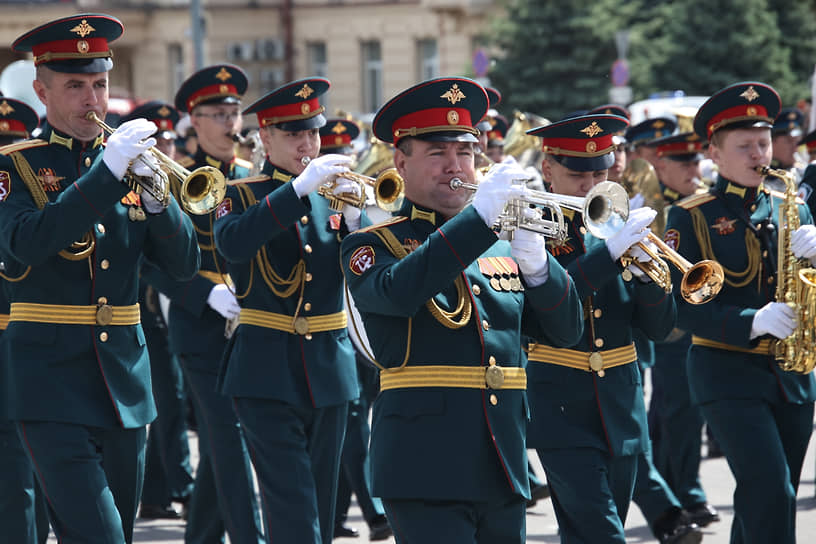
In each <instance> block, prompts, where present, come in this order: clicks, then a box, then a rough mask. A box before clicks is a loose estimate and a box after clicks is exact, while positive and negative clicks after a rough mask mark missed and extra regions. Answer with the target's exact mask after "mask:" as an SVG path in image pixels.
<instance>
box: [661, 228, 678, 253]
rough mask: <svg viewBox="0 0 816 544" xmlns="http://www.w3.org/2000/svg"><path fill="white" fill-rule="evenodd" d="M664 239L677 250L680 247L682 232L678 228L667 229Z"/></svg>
mask: <svg viewBox="0 0 816 544" xmlns="http://www.w3.org/2000/svg"><path fill="white" fill-rule="evenodd" d="M663 241H664V242H666V245H667V246H669V247H670V248H672V249H673V250H674V251H677V249H678V248H679V247H680V232H679V231H678V230H677V229H669V230H667V231H666V234H664V235H663Z"/></svg>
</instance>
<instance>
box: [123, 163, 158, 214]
mask: <svg viewBox="0 0 816 544" xmlns="http://www.w3.org/2000/svg"><path fill="white" fill-rule="evenodd" d="M131 172H132V173H133V174H134V175H136V176H139V177H142V178H148V179H152V180H153V182H152V183H153V186H154V187H158V185H157V180H158V176H157V175H156V172H161V166H160V165H159V160H158V159H157V158H156V157H155V155H153V154H152V153H142V154H141V155H139V156H138V157H136V160H134V161H133V166H131ZM139 198H140V199H141V201H142V208H144V210H145V211H146V212H147V213H149V214H152V215H156V214H158V213H161V212H163V211H164V209H165V206H164V204H162V203H161V202H159V201H158V200H157V199H156V198H154V197H153V195H151V194H150V193H149V192H148V191H146V190H144V189H143V190H142V192H141V193H139Z"/></svg>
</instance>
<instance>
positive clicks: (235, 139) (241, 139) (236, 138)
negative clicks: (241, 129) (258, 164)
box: [230, 132, 246, 144]
mask: <svg viewBox="0 0 816 544" xmlns="http://www.w3.org/2000/svg"><path fill="white" fill-rule="evenodd" d="M230 137H231V138H232V141H233V142H236V143H239V144H243V143H245V142H246V138H244V137H243V136H241V135H240V134H238V133H237V132H236V133H234V134H230Z"/></svg>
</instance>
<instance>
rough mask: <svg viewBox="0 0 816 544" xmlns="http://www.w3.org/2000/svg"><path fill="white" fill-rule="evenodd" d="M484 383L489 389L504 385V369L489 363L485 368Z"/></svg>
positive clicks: (499, 387)
mask: <svg viewBox="0 0 816 544" xmlns="http://www.w3.org/2000/svg"><path fill="white" fill-rule="evenodd" d="M485 383H486V384H487V386H488V387H489V388H490V389H501V388H502V385H504V370H502V367H500V366H499V365H490V366H489V367H487V368H486V369H485Z"/></svg>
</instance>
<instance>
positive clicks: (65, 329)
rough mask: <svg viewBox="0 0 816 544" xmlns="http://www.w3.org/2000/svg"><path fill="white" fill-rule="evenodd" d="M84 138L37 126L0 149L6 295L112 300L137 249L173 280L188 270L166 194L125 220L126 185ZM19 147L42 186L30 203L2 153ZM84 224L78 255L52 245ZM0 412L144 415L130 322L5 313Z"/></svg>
mask: <svg viewBox="0 0 816 544" xmlns="http://www.w3.org/2000/svg"><path fill="white" fill-rule="evenodd" d="M102 149H103V147H102V137H101V136H100V137H99V138H97V140H96V141H94V142H92V143H91V144H89V145H82V144H81V143H80V142H78V141H74V140H72V139H71V138H69V137H67V136H65V135H61V134H59V133H58V132H57V131H55V130H54V129H52V128H51V127H50V126H46V127H45V129H44V130H43V132H42V135H41V137H40V139H36V140H29V141H27V142H23V143H20V144H12V145H10V146H7V147H5V148H3V149H2V150H0V187H1V188H0V192H2V195H0V196H2V199H3V202H2V203H1V204H0V252H2V258H3V261H4V262H5V263H6V274H7V275H8V276H9V277H12V278H19V279H18V281H14V282H12V283H11V284H10V289H9V292H10V300H11V303H12V304H14V303H34V304H57V305H83V306H96V305H97V304H102V303H106V304H109V305H112V306H114V307H117V306H128V305H135V304H136V303H137V300H138V287H139V259H140V258H141V255H142V254H144V255H145V256H146V257H147V258H148V259H149V260H151V261H153V262H154V263H156V264H158V265H159V266H161V267H162V268H163V269H164V270H165V272H167V273H168V274H170V275H171V276H173V277H175V278H177V279H186V278H189V277H191V276H192V275H193V274H195V272H196V271H197V270H198V265H199V252H198V247H197V245H196V242H195V237H194V236H193V227H192V224H191V223H190V221H189V219H187V216H186V215H185V214H184V213H183V212H182V211H181V209H180V208H179V206H178V204H177V203H176V202H175V200H173V201H171V203H170V205H169V206H168V208H167V209H166V210H165V211H164V212H163V213H161V214H158V215H146V216H142V217H143V218H144V220H132V219H131V217H133V216H134V214H133V213H132V212H131V213H130V214H129V211H130V210H132V209H134V206H133V205H132V204H131V202H132V200H129V197H131V196H132V195H128V193H129V190H128V188H127V187H126V186H125V185H124V184H123V183H121V182H120V181H119V180H117V179H116V178H114V177H113V175H111V172H110V171H109V170H108V168H107V167H106V166H105V164H104V163H103V162H102V160H101V158H102ZM13 152H17V153H20V154H21V155H22V156H23V157H24V158H25V159H26V160H27V161H28V163H29V164H30V167H31V170H32V171H33V172H32V173H33V174H35V175H36V179H37V182H38V183H39V185H40V187H42V189H43V190H44V191H45V195H46V196H47V201H48V202H47V203H46V204H45V205H44V207H43V208H42V209H39V208H38V206H37V205H36V204H35V202H34V200H33V198H32V193H31V192H30V191H29V190H28V188H27V187H26V184H25V182H24V181H23V179H22V178H21V176H20V174H19V173H18V170H17V168H16V167H15V163H14V162H13V160H12V154H13ZM86 233H89V235H90V237H92V238H93V239H94V241H95V244H96V247H95V249H94V251H93V252H92V253H91V254H90V256H89V257H87V258H83V259H81V260H68V259H65V258H63V257H61V256H59V255H58V253H59V252H60V251H61V250H63V249H65V248H67V247H69V246H71V244H72V243H73V242H74V241H77V240H80V239H82V238H83V235H86ZM4 345H5V358H4V361H3V362H4V367H5V368H4V371H5V372H4V374H5V375H4V378H5V380H4V383H5V384H6V400H7V402H8V417H9V418H10V419H14V420H40V421H54V422H64V423H76V424H81V425H90V426H96V427H107V428H110V427H116V426H121V427H125V428H135V427H141V426H143V425H145V424H147V423H149V422H150V421H152V420H153V418H154V417H155V416H156V409H155V406H154V402H153V394H152V391H151V386H150V366H149V361H148V354H147V348H146V346H145V338H144V333H143V331H142V327H141V325H140V324H135V325H109V326H104V325H76V324H53V323H38V322H31V321H11V322H10V323H9V326H8V329H7V330H6V332H5V334H4Z"/></svg>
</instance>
